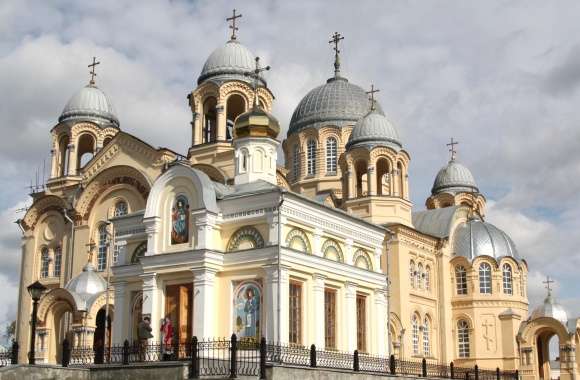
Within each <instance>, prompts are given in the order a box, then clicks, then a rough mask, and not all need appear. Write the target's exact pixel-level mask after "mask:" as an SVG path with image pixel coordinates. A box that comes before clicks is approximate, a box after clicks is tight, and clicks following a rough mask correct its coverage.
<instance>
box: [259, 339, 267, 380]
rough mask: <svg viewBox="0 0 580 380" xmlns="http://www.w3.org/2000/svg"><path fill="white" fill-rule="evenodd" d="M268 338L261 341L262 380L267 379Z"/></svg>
mask: <svg viewBox="0 0 580 380" xmlns="http://www.w3.org/2000/svg"><path fill="white" fill-rule="evenodd" d="M266 349H267V347H266V338H264V337H262V339H260V379H266Z"/></svg>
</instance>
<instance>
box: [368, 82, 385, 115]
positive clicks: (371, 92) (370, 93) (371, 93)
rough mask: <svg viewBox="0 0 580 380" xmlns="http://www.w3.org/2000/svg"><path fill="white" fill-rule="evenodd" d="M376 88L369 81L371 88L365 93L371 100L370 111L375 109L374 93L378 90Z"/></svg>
mask: <svg viewBox="0 0 580 380" xmlns="http://www.w3.org/2000/svg"><path fill="white" fill-rule="evenodd" d="M380 91H381V90H379V89H378V88H375V85H374V84H372V83H371V89H370V90H369V91H367V92H366V93H367V94H369V100H370V101H371V111H374V109H375V93H376V92H380Z"/></svg>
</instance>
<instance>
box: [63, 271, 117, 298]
mask: <svg viewBox="0 0 580 380" xmlns="http://www.w3.org/2000/svg"><path fill="white" fill-rule="evenodd" d="M65 289H66V290H68V291H69V292H71V293H74V294H77V295H79V296H80V297H82V298H85V299H87V298H90V296H93V295H95V294H99V293H102V292H104V291H105V290H106V289H107V282H106V281H105V279H103V277H101V275H99V274H98V273H97V272H95V267H94V266H93V264H91V263H87V264H86V265H85V266H84V268H83V271H82V272H81V273H80V274H79V275H78V276H76V277H73V278H72V279H71V280H70V281H69V282H68V284H66V286H65Z"/></svg>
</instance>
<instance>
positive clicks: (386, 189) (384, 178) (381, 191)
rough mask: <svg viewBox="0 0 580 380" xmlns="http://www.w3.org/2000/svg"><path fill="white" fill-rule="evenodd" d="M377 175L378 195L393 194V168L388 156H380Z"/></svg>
mask: <svg viewBox="0 0 580 380" xmlns="http://www.w3.org/2000/svg"><path fill="white" fill-rule="evenodd" d="M375 171H376V175H377V193H376V194H377V195H383V196H388V195H391V185H392V183H393V179H392V173H391V172H392V170H391V165H390V163H389V160H388V159H387V158H386V157H380V158H379V159H378V160H377V163H376V168H375Z"/></svg>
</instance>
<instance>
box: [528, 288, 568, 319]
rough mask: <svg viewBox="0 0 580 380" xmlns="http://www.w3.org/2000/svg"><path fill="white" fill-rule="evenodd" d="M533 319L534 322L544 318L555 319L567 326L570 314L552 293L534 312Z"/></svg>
mask: <svg viewBox="0 0 580 380" xmlns="http://www.w3.org/2000/svg"><path fill="white" fill-rule="evenodd" d="M531 317H532V320H534V319H536V318H543V317H548V318H554V319H555V320H557V321H560V322H562V324H563V325H566V323H567V322H568V312H566V309H565V308H564V306H562V305H560V304H559V303H558V302H556V300H555V299H554V297H553V296H552V293H548V296H547V297H546V299H545V300H544V303H543V304H542V305H540V306H538V307H537V308H535V309H534V311H532V315H531Z"/></svg>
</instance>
